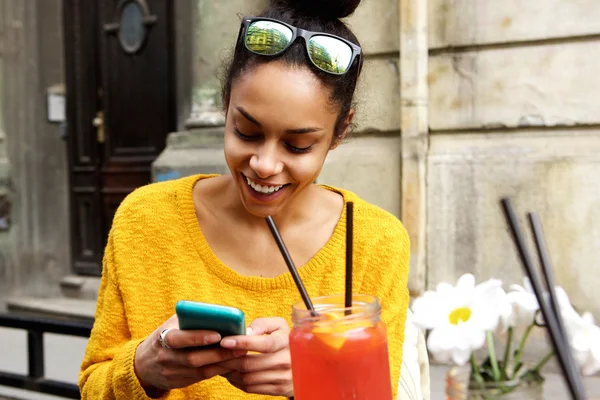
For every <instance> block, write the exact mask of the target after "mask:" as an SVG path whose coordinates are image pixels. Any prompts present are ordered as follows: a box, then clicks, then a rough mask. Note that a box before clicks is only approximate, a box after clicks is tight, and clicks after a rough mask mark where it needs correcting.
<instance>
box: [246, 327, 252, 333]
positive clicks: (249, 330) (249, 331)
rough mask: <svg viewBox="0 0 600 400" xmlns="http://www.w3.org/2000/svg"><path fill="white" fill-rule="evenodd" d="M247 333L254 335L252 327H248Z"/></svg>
mask: <svg viewBox="0 0 600 400" xmlns="http://www.w3.org/2000/svg"><path fill="white" fill-rule="evenodd" d="M246 335H252V328H250V327H248V329H246Z"/></svg>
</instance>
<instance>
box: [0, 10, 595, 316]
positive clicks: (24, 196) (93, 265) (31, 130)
mask: <svg viewBox="0 0 600 400" xmlns="http://www.w3.org/2000/svg"><path fill="white" fill-rule="evenodd" d="M264 4H265V2H264V1H258V0H254V1H244V0H227V1H209V0H177V1H168V0H121V1H116V0H96V1H81V0H62V1H61V0H0V304H2V308H4V307H8V308H10V309H20V310H23V309H34V310H38V311H40V310H42V311H45V312H50V313H64V314H69V315H76V316H88V317H91V316H93V311H94V306H95V296H96V293H97V290H98V282H99V279H98V276H99V275H100V273H101V258H102V252H103V248H104V244H105V240H106V236H107V232H108V230H109V229H110V225H111V220H112V216H113V214H114V211H115V209H116V208H117V206H118V205H119V203H120V201H121V200H122V199H123V198H124V196H126V195H127V194H128V193H129V192H131V191H132V190H133V189H134V188H135V187H138V186H141V185H144V184H147V183H149V182H151V181H161V180H167V179H174V178H177V177H180V176H184V175H188V174H191V173H199V172H204V173H207V172H208V173H213V172H217V173H224V172H226V165H225V163H224V160H223V156H222V145H221V143H222V137H223V125H224V117H223V114H222V112H221V104H220V88H219V86H220V79H219V77H220V73H221V65H222V62H223V60H225V59H227V56H228V55H229V54H230V53H231V51H232V48H233V45H234V41H235V38H236V35H237V34H238V31H239V22H240V18H239V16H240V15H249V14H253V13H255V12H257V11H259V10H260V8H261V7H262V6H263V5H264ZM598 21H600V2H599V1H598V0H536V1H529V2H523V1H519V0H429V1H428V2H424V1H419V0H364V1H363V3H362V4H361V6H360V7H359V8H358V10H357V11H356V13H355V14H354V15H353V16H352V17H350V18H349V19H348V23H349V24H350V25H351V27H352V29H354V31H355V33H356V34H357V36H358V37H359V38H360V39H361V41H362V45H363V49H364V53H365V60H366V62H365V69H364V74H363V78H362V82H361V84H360V90H359V92H358V97H357V102H358V116H357V121H356V123H357V129H356V131H355V138H354V139H353V140H352V141H350V142H349V143H347V144H345V145H343V146H340V147H339V148H338V149H336V150H335V151H333V152H332V153H331V154H330V156H329V157H328V160H327V162H326V165H325V167H324V170H323V172H322V174H321V176H320V177H319V182H321V183H327V184H332V185H336V186H342V187H345V188H348V189H350V190H354V191H356V192H357V193H358V194H359V195H361V196H362V197H364V198H365V199H367V200H369V201H371V202H373V203H375V204H378V205H380V206H382V207H383V208H385V209H387V210H389V211H390V212H392V213H394V214H395V215H397V216H398V217H400V218H401V219H402V221H403V222H404V224H405V225H406V227H407V229H408V230H409V233H410V235H411V239H412V251H413V255H412V266H411V281H410V289H411V293H412V294H413V295H418V294H421V293H423V291H424V290H425V289H426V288H428V287H432V286H434V285H436V284H437V283H438V282H440V281H452V280H454V279H456V278H457V277H458V276H459V275H461V274H462V273H464V272H474V273H475V274H476V275H477V277H478V278H480V279H485V278H488V277H491V276H495V277H498V278H502V279H504V280H506V281H507V282H518V281H520V280H521V279H522V271H521V269H520V266H519V264H518V262H517V258H516V252H515V251H514V249H513V244H512V242H511V240H510V238H509V236H508V234H507V230H506V224H505V222H504V219H503V217H502V214H501V209H500V207H499V199H500V198H501V197H502V196H510V197H512V198H513V199H514V200H515V202H516V204H517V206H518V208H519V210H520V211H521V213H522V214H523V215H524V213H525V212H526V211H538V212H539V213H540V215H541V218H542V221H543V224H544V227H545V230H546V235H547V239H548V244H549V247H550V250H551V253H552V257H553V261H554V266H555V269H556V275H557V280H558V282H559V284H561V285H563V286H564V287H565V288H566V290H567V291H568V293H569V294H570V297H571V300H572V301H573V303H574V304H575V306H577V307H579V308H582V309H586V310H591V311H593V312H594V314H595V316H596V317H597V318H599V317H600V291H598V290H596V288H597V287H599V286H600V273H599V272H600V178H599V177H598V176H599V175H600V113H599V112H598V111H599V110H600V96H599V95H598V94H599V93H600V78H599V77H598V71H600V52H598V49H600V22H598ZM390 268H393V266H390Z"/></svg>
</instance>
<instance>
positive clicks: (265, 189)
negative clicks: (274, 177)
mask: <svg viewBox="0 0 600 400" xmlns="http://www.w3.org/2000/svg"><path fill="white" fill-rule="evenodd" d="M242 175H243V174H242ZM243 176H244V178H246V182H247V183H248V186H250V187H251V188H252V189H253V190H254V191H255V192H258V193H260V194H263V195H269V194H273V193H277V192H279V191H280V190H281V189H283V188H284V187H286V186H288V185H289V183H288V184H285V185H277V186H268V185H260V184H258V183H256V182H254V181H253V180H252V179H250V178H248V177H247V176H246V175H243Z"/></svg>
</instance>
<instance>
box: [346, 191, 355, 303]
mask: <svg viewBox="0 0 600 400" xmlns="http://www.w3.org/2000/svg"><path fill="white" fill-rule="evenodd" d="M353 235H354V203H352V202H348V203H347V204H346V296H345V300H344V306H345V308H346V311H345V312H344V313H345V315H350V314H351V313H352V310H351V309H350V307H352V247H353V245H352V239H353Z"/></svg>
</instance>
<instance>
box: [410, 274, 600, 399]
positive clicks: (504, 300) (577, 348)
mask: <svg viewBox="0 0 600 400" xmlns="http://www.w3.org/2000/svg"><path fill="white" fill-rule="evenodd" d="M509 289H510V290H509V291H508V292H506V291H505V290H504V289H503V287H502V282H501V281H500V280H497V279H490V280H487V281H485V282H482V283H479V284H476V282H475V277H474V276H473V275H472V274H465V275H463V276H461V277H460V278H459V279H458V281H457V283H456V286H452V285H450V284H448V283H440V284H439V285H437V288H436V290H435V291H427V292H426V293H425V294H424V295H423V296H422V297H419V298H417V299H416V300H415V301H414V303H413V305H412V307H411V308H412V310H413V313H414V323H415V324H416V325H417V326H419V327H420V328H422V329H425V330H428V331H430V332H429V336H428V339H427V348H428V350H429V352H430V353H431V354H432V355H433V357H434V358H435V359H436V360H438V361H440V362H452V363H454V364H456V365H461V366H462V365H466V364H468V363H469V362H470V366H471V375H470V382H471V383H472V384H475V385H477V384H480V385H482V386H483V385H485V384H486V383H489V382H496V383H497V384H499V385H497V386H502V382H507V383H508V382H511V383H512V384H511V385H507V386H506V391H511V390H514V388H515V385H514V382H515V381H517V382H518V383H519V384H520V383H528V382H529V383H530V382H532V381H533V382H538V383H541V382H543V380H544V378H543V376H542V373H541V371H542V368H543V367H544V365H546V363H547V362H548V361H549V360H550V359H551V358H552V357H553V356H554V352H553V351H551V352H550V353H549V354H547V355H546V356H545V357H542V358H541V359H540V360H538V362H537V363H535V364H533V365H524V363H523V362H522V356H523V351H524V350H525V347H526V346H527V343H528V338H529V336H530V334H531V331H532V329H533V328H534V327H535V326H536V325H543V324H544V321H543V318H542V316H541V314H540V313H539V304H538V301H537V298H536V296H535V294H534V291H533V290H532V287H531V284H530V282H529V280H528V279H527V278H525V280H524V284H523V286H520V285H511V286H510V287H509ZM555 292H556V296H557V299H558V305H559V307H558V308H559V312H560V314H561V316H562V318H563V321H564V324H565V330H566V333H567V339H568V343H569V345H570V348H571V351H572V354H573V356H574V358H575V360H576V362H577V364H578V367H579V368H580V371H581V373H582V374H584V375H591V374H595V373H596V372H598V371H600V328H599V327H598V326H597V325H596V324H595V323H594V318H593V317H592V315H591V314H590V313H584V314H583V315H580V314H579V313H577V311H575V309H574V308H573V306H572V305H571V302H570V301H569V298H568V296H567V294H566V292H565V291H564V290H563V289H562V288H560V287H557V288H556V290H555ZM515 339H517V340H516V341H515ZM497 342H503V343H504V352H503V354H497V352H496V350H495V343H497ZM480 349H486V350H487V357H486V359H485V360H484V361H483V362H478V361H477V360H476V357H475V352H476V351H477V350H480Z"/></svg>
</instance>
